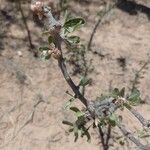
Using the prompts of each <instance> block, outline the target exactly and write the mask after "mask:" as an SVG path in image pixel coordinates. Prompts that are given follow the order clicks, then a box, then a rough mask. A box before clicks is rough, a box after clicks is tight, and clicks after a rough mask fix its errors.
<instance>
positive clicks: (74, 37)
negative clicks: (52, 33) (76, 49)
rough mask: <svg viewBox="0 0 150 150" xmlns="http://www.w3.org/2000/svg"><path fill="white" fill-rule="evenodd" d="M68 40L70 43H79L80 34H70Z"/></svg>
mask: <svg viewBox="0 0 150 150" xmlns="http://www.w3.org/2000/svg"><path fill="white" fill-rule="evenodd" d="M67 41H68V42H69V43H70V44H78V43H79V42H80V37H78V36H70V37H67Z"/></svg>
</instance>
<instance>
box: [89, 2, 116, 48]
mask: <svg viewBox="0 0 150 150" xmlns="http://www.w3.org/2000/svg"><path fill="white" fill-rule="evenodd" d="M115 7H116V3H115V4H114V5H112V6H111V7H109V9H108V10H106V11H105V12H103V15H102V16H100V17H99V19H98V21H97V22H96V24H95V26H94V28H93V31H92V34H91V36H90V39H89V42H88V46H87V50H91V45H92V42H93V38H94V35H95V33H96V30H97V28H98V26H99V25H100V24H101V23H102V20H103V18H104V17H106V16H107V15H108V13H109V12H110V11H111V10H112V9H113V8H115Z"/></svg>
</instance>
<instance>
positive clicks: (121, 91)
mask: <svg viewBox="0 0 150 150" xmlns="http://www.w3.org/2000/svg"><path fill="white" fill-rule="evenodd" d="M119 96H120V97H124V96H125V87H123V88H122V89H121V90H120V92H119Z"/></svg>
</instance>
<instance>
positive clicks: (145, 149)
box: [117, 123, 150, 150]
mask: <svg viewBox="0 0 150 150" xmlns="http://www.w3.org/2000/svg"><path fill="white" fill-rule="evenodd" d="M117 126H118V128H119V129H120V130H121V132H122V133H123V134H124V136H126V137H127V138H128V139H130V140H131V141H132V142H133V143H135V145H136V146H137V147H138V148H140V149H141V150H150V146H147V145H143V144H142V143H141V142H140V141H139V140H138V139H136V138H135V137H134V136H133V134H132V133H130V132H129V131H127V130H126V128H125V127H124V126H123V125H121V124H119V123H117Z"/></svg>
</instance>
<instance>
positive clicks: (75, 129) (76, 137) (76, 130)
mask: <svg viewBox="0 0 150 150" xmlns="http://www.w3.org/2000/svg"><path fill="white" fill-rule="evenodd" d="M74 136H75V139H74V142H76V141H77V140H78V137H79V134H78V128H77V127H76V126H74Z"/></svg>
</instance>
